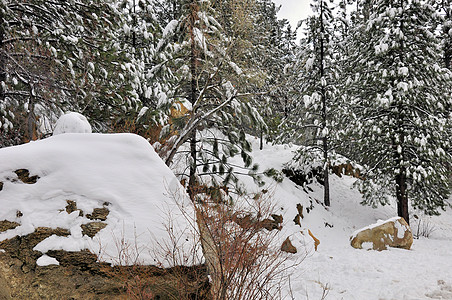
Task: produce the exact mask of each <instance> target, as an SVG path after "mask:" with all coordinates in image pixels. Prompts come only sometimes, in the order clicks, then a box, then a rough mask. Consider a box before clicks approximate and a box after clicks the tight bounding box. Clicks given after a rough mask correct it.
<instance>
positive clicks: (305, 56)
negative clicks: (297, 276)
mask: <svg viewBox="0 0 452 300" xmlns="http://www.w3.org/2000/svg"><path fill="white" fill-rule="evenodd" d="M313 10H314V12H315V15H314V16H312V17H310V18H309V19H308V20H307V33H306V37H305V40H303V41H302V44H303V46H302V47H301V48H300V51H299V53H298V55H297V58H298V61H297V65H296V68H295V72H296V73H297V74H296V75H297V77H298V78H297V89H298V91H297V93H298V95H299V97H298V98H294V109H293V111H295V113H292V114H291V115H290V116H288V117H287V118H286V120H285V122H286V124H285V125H286V126H287V127H288V129H286V130H287V132H286V134H288V135H289V136H292V137H296V138H298V139H299V140H304V142H305V143H307V146H308V151H307V152H306V151H305V150H306V148H303V149H302V153H299V155H297V156H296V157H295V160H300V161H304V158H303V157H302V156H305V155H310V156H311V158H312V159H314V161H321V169H322V172H323V184H324V204H325V205H326V206H329V205H330V193H329V164H330V152H331V148H332V147H333V144H332V142H333V140H334V136H335V133H334V131H335V128H336V126H335V124H334V121H335V116H334V114H335V113H336V112H335V110H334V109H333V108H336V105H337V102H338V101H337V91H336V87H335V86H336V83H337V77H338V70H337V65H336V61H335V60H336V57H335V53H336V51H337V45H336V40H335V32H334V30H335V26H334V23H333V21H334V19H333V14H332V11H331V9H330V7H329V5H328V2H327V1H324V0H318V1H315V2H314V5H313ZM300 98H301V99H300ZM300 100H301V101H300ZM312 152H314V153H312ZM319 153H320V155H319ZM310 163H312V162H310Z"/></svg>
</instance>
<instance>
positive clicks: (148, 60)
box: [0, 0, 452, 222]
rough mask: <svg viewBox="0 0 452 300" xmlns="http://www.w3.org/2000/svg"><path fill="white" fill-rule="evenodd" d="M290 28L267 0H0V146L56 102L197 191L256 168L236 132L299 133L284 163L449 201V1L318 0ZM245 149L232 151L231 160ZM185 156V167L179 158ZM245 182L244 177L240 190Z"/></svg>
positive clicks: (54, 113)
mask: <svg viewBox="0 0 452 300" xmlns="http://www.w3.org/2000/svg"><path fill="white" fill-rule="evenodd" d="M312 7H313V15H312V16H311V17H309V18H308V19H306V20H304V21H303V22H302V23H300V26H303V28H305V29H304V34H303V37H302V38H301V39H300V40H299V41H297V39H296V34H295V32H296V31H297V28H291V26H290V25H289V23H288V21H287V20H278V18H277V17H276V14H277V10H278V8H277V7H276V6H275V4H274V3H273V2H271V1H270V0H241V1H238V0H222V1H215V0H211V1H198V0H171V1H159V0H146V1H141V0H129V1H119V0H118V1H115V0H107V1H99V0H95V1H84V0H80V1H75V0H69V1H59V0H56V1H40V0H33V1H12V0H11V1H10V0H3V1H1V2H0V82H1V85H0V133H1V136H0V146H1V147H7V146H12V145H18V144H21V143H25V142H28V141H31V140H36V139H41V138H45V137H47V136H49V135H51V133H52V131H53V128H52V126H53V124H54V123H55V121H56V119H57V118H58V117H59V116H60V115H61V114H63V113H64V112H67V111H76V112H79V113H81V114H83V115H85V116H86V117H87V118H88V120H89V121H90V123H91V124H92V125H93V127H94V129H95V131H96V132H102V133H107V132H133V133H137V134H139V135H141V136H143V137H145V138H147V139H148V140H149V142H150V143H152V144H153V146H154V148H155V149H156V151H157V152H158V153H159V155H160V156H161V157H162V159H163V160H164V161H165V162H166V164H167V165H168V166H170V167H171V168H172V169H173V170H174V171H175V173H177V175H178V176H179V177H180V179H181V180H184V181H185V182H186V184H187V188H188V191H189V194H190V195H191V196H192V197H195V195H196V193H197V190H196V189H197V188H198V187H199V186H201V185H208V186H226V185H230V186H234V184H235V183H237V181H238V177H237V174H243V173H245V174H248V175H250V176H253V177H254V178H255V180H256V182H257V183H260V182H262V176H263V175H267V176H272V177H274V178H277V177H278V176H279V174H276V173H277V172H276V171H275V170H260V169H259V166H257V165H255V164H253V162H252V161H251V158H250V156H249V155H248V152H249V151H250V143H249V141H247V139H246V135H247V134H249V135H253V136H256V137H259V138H260V139H261V147H263V146H264V143H266V142H275V143H295V144H302V145H305V147H303V148H302V150H300V152H299V153H297V155H296V156H295V157H294V161H293V162H292V164H290V166H289V168H291V169H292V170H293V171H294V172H296V171H298V170H307V169H309V170H313V169H317V170H318V172H319V174H321V177H322V182H323V184H324V188H325V192H324V204H325V205H327V206H328V205H329V204H330V198H329V189H328V187H329V184H328V177H329V172H330V167H331V166H332V164H333V162H334V161H335V159H337V157H338V155H341V157H346V158H347V159H348V160H350V161H352V162H353V163H354V164H356V165H359V166H360V169H361V177H362V178H363V179H365V180H362V181H360V182H359V183H358V188H359V189H360V191H361V192H362V193H363V194H364V198H365V203H367V204H371V205H377V204H385V203H387V202H388V201H389V200H388V197H391V196H395V197H396V198H397V202H398V214H399V216H403V217H404V218H405V219H406V220H407V221H408V222H409V216H408V205H409V203H411V205H413V207H415V208H419V209H421V210H424V211H425V212H427V213H429V214H436V213H438V209H441V208H445V207H446V205H447V203H446V202H445V199H447V197H448V195H449V194H450V191H451V181H450V178H451V162H452V147H451V136H452V122H451V121H452V72H451V69H452V64H451V60H452V2H451V1H450V0H427V1H419V0H355V1H354V0H349V1H347V0H341V1H336V2H334V3H332V2H330V1H323V0H315V1H313V5H312ZM236 155H240V156H241V157H242V159H243V165H240V166H239V165H234V164H232V163H230V162H229V158H231V157H233V156H236ZM181 166H182V167H181ZM237 192H238V193H240V190H239V189H237Z"/></svg>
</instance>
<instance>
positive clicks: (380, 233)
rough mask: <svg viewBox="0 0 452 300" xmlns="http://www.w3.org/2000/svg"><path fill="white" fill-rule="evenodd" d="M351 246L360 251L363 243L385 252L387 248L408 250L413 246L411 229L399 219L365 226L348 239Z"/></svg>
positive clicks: (403, 220)
mask: <svg viewBox="0 0 452 300" xmlns="http://www.w3.org/2000/svg"><path fill="white" fill-rule="evenodd" d="M350 243H351V246H352V247H354V248H357V249H362V244H363V243H372V248H373V249H374V250H378V251H381V250H386V249H387V247H388V246H389V247H395V248H403V249H407V250H409V249H410V248H411V245H412V244H413V234H412V233H411V228H410V226H409V225H408V224H407V222H406V221H405V219H403V218H401V217H395V218H392V219H389V220H386V221H381V222H378V223H376V224H373V225H370V226H367V227H365V228H362V229H360V230H358V231H356V232H355V233H354V234H353V235H352V236H351V237H350Z"/></svg>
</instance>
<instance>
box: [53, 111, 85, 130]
mask: <svg viewBox="0 0 452 300" xmlns="http://www.w3.org/2000/svg"><path fill="white" fill-rule="evenodd" d="M62 133H91V125H90V124H89V123H88V120H87V119H86V117H85V116H83V115H81V114H79V113H76V112H68V113H66V114H64V115H62V116H61V117H60V118H59V119H58V121H57V122H56V125H55V130H54V131H53V135H58V134H62Z"/></svg>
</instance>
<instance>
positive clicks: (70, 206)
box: [66, 200, 83, 217]
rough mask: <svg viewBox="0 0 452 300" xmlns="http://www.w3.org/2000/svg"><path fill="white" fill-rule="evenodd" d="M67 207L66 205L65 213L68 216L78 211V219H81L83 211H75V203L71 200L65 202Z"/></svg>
mask: <svg viewBox="0 0 452 300" xmlns="http://www.w3.org/2000/svg"><path fill="white" fill-rule="evenodd" d="M66 202H67V205H66V212H67V213H68V214H71V213H73V212H74V211H78V212H79V213H78V215H79V216H80V217H83V211H82V210H81V209H77V203H76V202H75V201H72V200H66Z"/></svg>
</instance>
